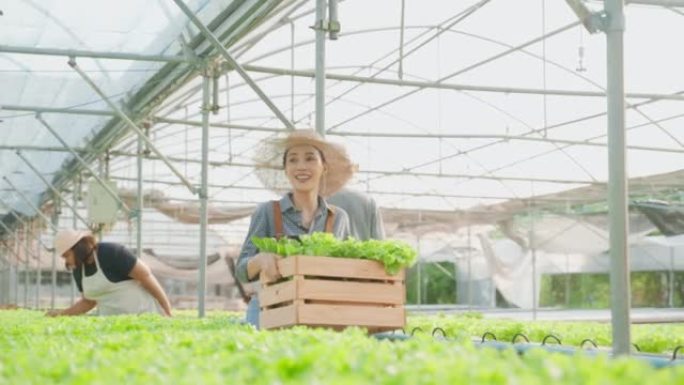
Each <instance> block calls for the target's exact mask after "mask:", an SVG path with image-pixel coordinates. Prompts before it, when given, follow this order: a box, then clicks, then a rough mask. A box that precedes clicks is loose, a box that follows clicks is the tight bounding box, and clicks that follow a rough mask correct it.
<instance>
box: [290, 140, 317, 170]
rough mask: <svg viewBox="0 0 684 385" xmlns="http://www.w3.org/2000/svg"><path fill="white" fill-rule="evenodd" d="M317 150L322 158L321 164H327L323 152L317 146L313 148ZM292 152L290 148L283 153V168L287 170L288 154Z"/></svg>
mask: <svg viewBox="0 0 684 385" xmlns="http://www.w3.org/2000/svg"><path fill="white" fill-rule="evenodd" d="M311 147H313V148H315V149H316V152H318V155H320V157H321V162H322V163H323V164H325V155H323V151H321V150H320V149H319V148H318V147H316V146H313V145H312V146H311ZM288 152H290V149H289V148H288V149H287V150H285V153H283V168H285V164H286V163H287V153H288Z"/></svg>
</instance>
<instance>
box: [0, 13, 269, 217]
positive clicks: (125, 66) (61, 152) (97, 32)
mask: <svg viewBox="0 0 684 385" xmlns="http://www.w3.org/2000/svg"><path fill="white" fill-rule="evenodd" d="M185 3H186V4H187V6H188V7H189V8H190V9H191V10H192V11H193V12H194V13H195V14H196V15H197V16H198V17H199V19H200V20H201V21H202V22H203V23H205V24H208V23H210V22H214V21H216V19H218V21H220V22H222V23H224V24H226V23H229V24H232V25H238V26H240V27H243V25H242V23H247V25H249V23H250V22H251V21H252V20H253V19H252V18H250V16H249V15H250V14H251V13H254V14H257V13H258V12H257V11H260V10H262V9H265V10H268V9H269V7H272V4H266V3H264V4H257V2H256V1H232V0H218V1H208V0H188V1H186V2H185ZM255 4H257V6H255ZM2 12H3V15H2V23H1V24H0V36H2V42H1V44H2V49H0V85H1V86H0V87H2V90H1V92H0V109H1V110H2V111H0V120H2V122H1V123H0V125H1V127H2V130H3V131H4V132H5V133H6V135H3V136H2V140H1V143H0V145H2V146H3V151H2V152H0V168H1V169H2V170H1V172H2V174H3V175H4V176H7V177H8V178H9V179H10V180H11V181H12V182H14V184H15V185H16V187H17V189H19V190H21V191H22V192H23V193H25V194H26V195H27V198H29V199H30V200H33V201H35V202H34V203H37V202H38V194H40V193H42V192H43V191H45V189H46V186H45V184H44V183H43V182H42V181H41V180H40V178H39V177H38V176H37V175H35V173H33V172H32V171H30V169H29V168H27V165H26V164H25V163H24V161H22V160H21V159H20V158H18V157H17V156H16V155H15V154H14V153H13V152H12V150H15V149H20V150H22V152H24V153H25V156H26V157H27V158H28V159H29V162H30V163H32V164H33V165H34V166H35V167H36V168H37V169H39V170H40V172H41V173H42V174H44V176H45V177H46V178H47V179H52V177H53V176H54V174H55V173H56V172H57V171H58V170H60V169H61V168H62V167H63V165H64V162H65V161H69V160H71V159H73V157H72V155H71V154H70V153H68V152H67V151H66V150H65V149H64V148H63V146H62V144H61V140H63V141H64V142H66V143H67V144H68V145H69V146H71V147H73V148H76V149H77V150H82V149H84V148H86V149H91V148H89V147H88V143H89V142H90V141H91V140H93V139H94V138H95V137H96V136H98V134H100V133H101V132H102V131H103V129H105V127H106V125H107V124H108V123H109V122H110V121H111V120H112V118H113V115H112V113H111V111H112V110H111V109H110V108H109V107H108V105H107V104H106V103H105V102H104V101H103V100H102V98H101V97H100V96H99V95H98V94H97V93H96V90H94V89H93V88H92V87H91V86H90V85H89V84H87V82H86V81H85V80H84V79H83V78H82V77H81V76H80V75H79V74H78V73H77V72H76V71H75V70H74V69H72V68H71V67H70V66H69V64H68V63H67V62H68V60H69V57H70V56H73V57H72V59H75V61H76V63H77V65H78V67H79V68H80V69H81V70H82V71H83V72H84V73H85V74H86V76H87V77H88V78H89V79H90V80H92V82H93V83H94V84H95V85H96V86H97V87H98V88H99V90H100V91H101V92H102V93H103V94H105V95H106V96H107V98H109V99H110V100H111V101H112V102H113V103H115V104H117V105H119V106H126V107H127V108H130V107H131V105H129V102H130V101H131V100H133V99H134V98H135V97H138V96H140V95H141V94H142V92H143V91H145V92H147V91H148V90H152V92H155V91H154V90H155V88H154V87H155V86H157V85H159V86H163V85H164V82H165V81H167V80H173V79H171V78H170V76H172V75H173V74H169V73H167V74H166V75H165V77H159V76H158V77H157V79H158V80H157V82H150V81H151V79H152V78H153V77H154V76H155V75H156V74H158V73H159V71H160V70H161V69H162V68H165V65H166V63H164V62H163V61H160V60H132V59H134V58H133V57H131V58H130V60H129V59H123V60H121V59H117V60H113V59H111V58H108V57H107V56H108V55H110V54H112V55H129V56H131V55H143V56H167V57H169V56H179V55H183V50H182V45H183V44H190V43H192V42H193V39H195V38H196V36H197V35H198V30H197V29H196V28H195V27H194V26H193V25H191V23H190V22H189V20H188V18H187V16H186V15H185V14H183V13H182V11H181V9H180V8H179V7H177V6H176V5H175V4H173V3H172V2H167V1H160V0H143V1H139V0H127V1H117V2H111V1H86V0H75V1H68V2H63V1H50V0H29V1H24V0H10V1H8V2H4V3H3V8H2ZM225 30H226V28H223V29H222V31H225ZM203 47H204V48H203V49H206V47H207V45H206V44H205V45H204V46H203ZM51 50H52V51H51ZM199 52H200V51H199V49H198V53H199ZM46 53H50V55H46ZM60 53H61V54H60ZM183 66H185V67H186V68H189V67H188V65H187V64H183ZM157 92H158V91H157ZM151 96H152V97H156V95H151ZM142 107H144V105H142V106H136V107H135V108H136V109H139V108H142ZM78 109H83V110H88V111H95V112H98V113H97V114H93V113H85V114H76V112H77V111H74V110H78ZM55 110H59V111H55ZM36 113H42V115H43V116H42V118H43V119H44V120H45V121H46V122H47V124H48V125H50V126H51V128H53V129H54V131H55V132H57V134H58V135H59V136H60V139H61V140H60V139H57V138H56V137H55V136H54V135H53V134H51V133H50V132H49V130H48V129H46V127H44V125H43V124H42V123H40V122H39V121H37V120H36V119H35V118H34V117H35V115H36ZM36 147H49V148H51V150H50V151H47V152H46V151H41V150H40V149H38V148H36ZM0 195H1V196H3V197H4V200H5V201H6V202H7V203H8V205H9V206H12V207H14V208H16V209H18V210H19V211H21V212H24V213H30V212H31V211H32V210H31V209H30V207H29V206H28V205H27V204H26V203H24V202H23V199H19V197H18V196H17V194H16V193H14V191H13V189H12V188H10V187H6V188H3V189H2V193H0Z"/></svg>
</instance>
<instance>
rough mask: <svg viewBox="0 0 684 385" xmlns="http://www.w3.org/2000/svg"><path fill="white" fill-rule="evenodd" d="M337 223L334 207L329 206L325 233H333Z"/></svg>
mask: <svg viewBox="0 0 684 385" xmlns="http://www.w3.org/2000/svg"><path fill="white" fill-rule="evenodd" d="M334 223H335V209H334V206H332V205H328V217H327V218H326V219H325V232H326V233H331V234H332V232H333V224H334Z"/></svg>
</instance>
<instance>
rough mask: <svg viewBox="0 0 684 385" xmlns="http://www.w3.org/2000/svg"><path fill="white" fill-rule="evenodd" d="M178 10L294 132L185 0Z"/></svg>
mask: <svg viewBox="0 0 684 385" xmlns="http://www.w3.org/2000/svg"><path fill="white" fill-rule="evenodd" d="M173 2H174V3H176V5H178V8H180V9H181V11H183V13H184V14H185V15H186V16H187V17H188V18H189V19H190V21H192V23H193V24H195V26H196V27H197V28H198V29H199V30H200V32H201V33H202V34H203V35H204V37H206V38H207V40H208V41H209V42H210V43H211V45H213V46H214V48H215V49H216V50H217V51H218V52H219V53H220V54H221V56H223V58H224V59H225V60H226V61H227V62H228V64H229V65H230V66H231V67H232V68H234V69H235V71H236V72H237V73H238V74H240V76H241V77H242V79H244V81H245V83H247V84H248V85H249V86H250V87H251V88H252V90H253V91H254V92H255V93H256V94H257V95H258V96H259V98H261V100H262V101H263V102H264V103H265V104H266V106H268V108H269V109H270V110H271V111H272V112H273V113H274V114H275V115H276V117H277V118H278V119H279V120H280V121H281V122H282V123H283V124H284V125H285V127H287V128H288V129H289V130H294V128H295V127H294V125H293V124H292V122H290V121H289V120H288V119H287V117H286V116H285V115H284V114H283V113H282V112H281V111H280V110H279V109H278V107H276V105H275V104H273V102H272V101H271V99H269V97H268V96H266V94H265V93H264V91H262V90H261V88H259V86H258V85H257V84H256V83H255V82H254V80H253V79H252V78H251V77H250V76H249V74H248V73H247V72H246V71H245V70H244V69H243V68H242V66H241V65H240V64H239V63H238V62H237V61H236V60H235V59H233V57H232V56H231V55H230V53H228V50H227V49H226V47H224V46H223V44H222V43H221V41H220V40H219V39H218V38H217V37H216V36H214V34H213V33H212V32H211V31H210V30H209V28H207V27H206V26H205V25H204V24H202V22H201V21H200V19H198V18H197V16H195V14H194V13H193V12H192V10H190V8H188V6H187V5H185V3H184V2H183V0H173Z"/></svg>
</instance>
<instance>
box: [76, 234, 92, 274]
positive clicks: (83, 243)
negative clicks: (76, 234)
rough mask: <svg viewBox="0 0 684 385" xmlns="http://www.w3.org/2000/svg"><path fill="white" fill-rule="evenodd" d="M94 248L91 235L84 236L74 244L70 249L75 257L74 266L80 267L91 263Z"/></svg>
mask: <svg viewBox="0 0 684 385" xmlns="http://www.w3.org/2000/svg"><path fill="white" fill-rule="evenodd" d="M96 247H97V242H96V241H95V238H94V237H93V236H92V235H86V236H85V237H83V238H81V239H80V240H79V241H78V242H76V244H75V245H74V246H73V247H72V248H71V250H73V251H74V256H75V257H76V264H77V265H78V266H80V265H81V264H83V263H92V261H93V257H94V253H95V248H96Z"/></svg>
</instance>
